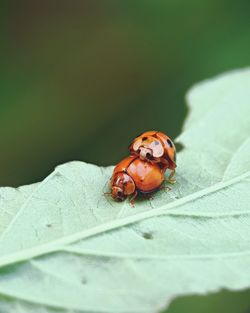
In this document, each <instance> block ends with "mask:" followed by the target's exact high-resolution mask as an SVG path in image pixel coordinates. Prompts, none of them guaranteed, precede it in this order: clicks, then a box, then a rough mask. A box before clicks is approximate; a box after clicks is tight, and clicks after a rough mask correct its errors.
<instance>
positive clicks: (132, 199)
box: [129, 191, 138, 208]
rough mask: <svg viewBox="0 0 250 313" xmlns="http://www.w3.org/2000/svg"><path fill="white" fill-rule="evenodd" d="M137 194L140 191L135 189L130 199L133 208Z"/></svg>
mask: <svg viewBox="0 0 250 313" xmlns="http://www.w3.org/2000/svg"><path fill="white" fill-rule="evenodd" d="M137 195H138V192H137V191H135V192H134V193H133V195H132V196H131V198H130V200H129V203H130V205H131V206H132V208H134V207H135V198H136V197H137Z"/></svg>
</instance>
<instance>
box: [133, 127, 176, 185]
mask: <svg viewBox="0 0 250 313" xmlns="http://www.w3.org/2000/svg"><path fill="white" fill-rule="evenodd" d="M129 150H130V153H131V154H133V155H136V156H139V157H140V159H141V160H146V161H148V162H151V163H158V164H159V165H160V167H161V168H162V169H163V170H164V171H166V170H167V169H170V170H171V171H172V172H171V174H170V176H169V178H168V180H169V182H170V183H174V182H175V180H174V179H173V176H174V175H175V168H176V150H175V146H174V143H173V142H172V140H171V139H170V138H169V137H168V136H166V135H165V134H163V133H162V132H158V131H149V132H145V133H143V134H142V135H140V136H138V137H136V138H135V139H134V141H133V142H132V143H131V144H130V146H129Z"/></svg>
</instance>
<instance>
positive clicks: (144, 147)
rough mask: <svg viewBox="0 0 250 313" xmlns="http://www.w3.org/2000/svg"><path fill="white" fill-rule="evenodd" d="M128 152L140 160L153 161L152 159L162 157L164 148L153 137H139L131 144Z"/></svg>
mask: <svg viewBox="0 0 250 313" xmlns="http://www.w3.org/2000/svg"><path fill="white" fill-rule="evenodd" d="M130 151H131V152H132V153H133V154H136V155H138V156H140V158H141V159H142V160H148V161H153V160H154V158H160V157H161V156H163V154H164V147H163V145H162V143H161V141H160V140H158V139H157V138H155V137H153V136H141V137H139V138H136V139H135V141H134V142H133V143H132V145H131V146H130Z"/></svg>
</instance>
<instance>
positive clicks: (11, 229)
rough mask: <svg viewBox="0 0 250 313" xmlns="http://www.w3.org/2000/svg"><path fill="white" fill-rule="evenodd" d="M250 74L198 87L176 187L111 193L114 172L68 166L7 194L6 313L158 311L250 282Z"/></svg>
mask: <svg viewBox="0 0 250 313" xmlns="http://www.w3.org/2000/svg"><path fill="white" fill-rule="evenodd" d="M249 102H250V70H249V69H245V70H239V71H235V72H232V73H227V74H225V75H222V76H219V77H218V78H215V79H213V80H211V81H206V82H204V83H201V84H199V85H197V86H196V87H194V88H193V89H192V90H191V91H190V92H189V94H188V104H189V108H190V112H189V116H188V119H187V122H186V123H185V125H184V131H183V133H182V134H181V135H180V137H179V138H177V141H179V142H181V143H182V144H183V145H184V146H185V148H184V150H183V151H182V152H180V153H179V154H178V171H177V177H176V178H177V183H176V184H175V185H174V186H172V190H171V191H169V192H164V191H159V192H157V193H156V194H155V196H154V199H153V200H145V201H137V202H136V206H135V208H132V207H131V206H130V205H129V203H128V202H123V203H115V202H114V201H112V200H111V199H108V198H107V197H105V196H104V195H103V193H104V191H106V190H107V182H108V179H109V178H110V176H111V173H112V168H111V167H110V168H99V167H97V166H94V165H90V164H85V163H82V162H71V163H67V164H64V165H62V166H59V167H57V168H56V170H55V171H54V172H53V173H52V174H51V175H50V176H48V177H47V178H46V179H45V180H44V181H43V182H41V183H39V184H36V185H32V186H28V187H22V188H21V189H18V190H14V189H11V188H2V189H1V190H0V201H1V202H0V203H1V211H0V218H1V227H2V228H1V232H0V308H1V310H2V311H3V312H7V313H9V312H25V313H27V312H35V313H36V312H39V313H40V312H43V313H44V312H46V313H51V312H70V313H72V312H107V313H112V312H115V313H119V312H123V313H126V312H133V313H135V312H136V313H137V312H146V313H151V312H158V311H159V310H160V309H161V308H162V307H164V305H166V304H167V303H168V302H170V301H171V299H173V298H174V297H176V296H179V295H185V294H195V293H197V294H200V293H207V292H211V291H216V290H219V289H221V288H229V289H232V290H237V289H242V288H247V287H249V286H250V216H249V213H250V193H249V188H250V158H249V156H250V105H249Z"/></svg>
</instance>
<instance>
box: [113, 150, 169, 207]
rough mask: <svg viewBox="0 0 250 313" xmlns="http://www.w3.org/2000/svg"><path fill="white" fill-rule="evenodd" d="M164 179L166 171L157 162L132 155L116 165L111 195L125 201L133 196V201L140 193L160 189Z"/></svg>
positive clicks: (115, 198)
mask: <svg viewBox="0 0 250 313" xmlns="http://www.w3.org/2000/svg"><path fill="white" fill-rule="evenodd" d="M163 181H164V171H163V170H162V169H161V168H160V166H159V165H158V164H157V163H151V162H147V161H146V160H141V159H140V158H139V157H138V156H135V155H131V156H129V157H127V158H125V159H124V160H122V161H121V162H120V163H118V164H117V165H116V167H115V168H114V171H113V175H112V177H111V180H110V189H111V196H112V198H113V199H114V200H117V201H123V200H125V199H126V198H127V197H128V196H132V198H131V203H133V200H134V199H135V198H136V196H137V195H138V193H141V194H149V193H152V192H154V191H156V190H158V189H159V188H160V187H161V185H162V183H163Z"/></svg>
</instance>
